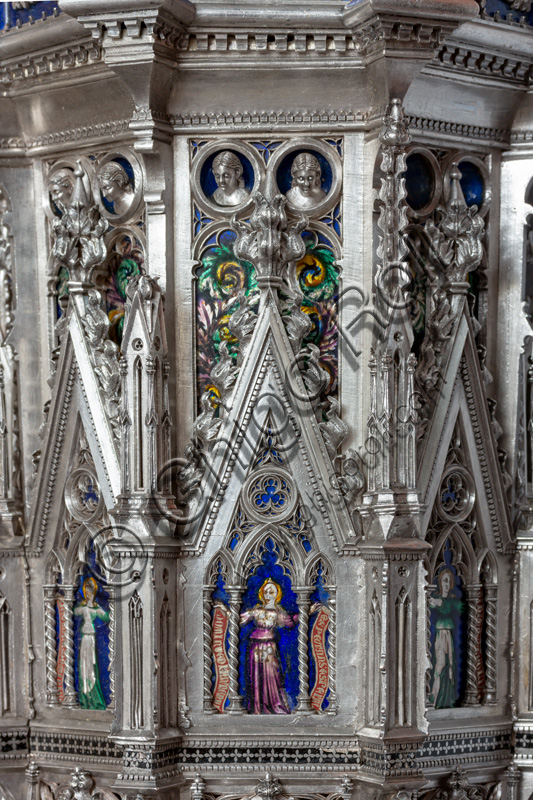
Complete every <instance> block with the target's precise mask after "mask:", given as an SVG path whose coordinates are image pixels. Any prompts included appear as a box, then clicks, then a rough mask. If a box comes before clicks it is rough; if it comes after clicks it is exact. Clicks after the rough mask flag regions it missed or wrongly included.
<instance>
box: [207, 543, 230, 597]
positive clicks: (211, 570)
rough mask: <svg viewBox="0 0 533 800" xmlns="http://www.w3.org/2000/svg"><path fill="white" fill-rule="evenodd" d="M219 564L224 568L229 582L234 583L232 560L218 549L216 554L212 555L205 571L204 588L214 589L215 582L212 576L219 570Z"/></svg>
mask: <svg viewBox="0 0 533 800" xmlns="http://www.w3.org/2000/svg"><path fill="white" fill-rule="evenodd" d="M219 565H220V567H221V568H222V569H223V570H225V573H226V574H227V576H228V580H229V582H230V583H234V581H235V577H234V569H233V561H232V559H230V558H229V557H228V555H227V553H225V552H224V551H222V550H219V552H218V553H217V554H216V555H214V556H213V558H212V559H211V560H210V562H209V564H208V566H207V569H206V571H205V586H206V588H212V589H214V587H215V583H216V582H215V581H214V580H213V578H214V576H215V574H216V572H218V571H219V570H218V568H219Z"/></svg>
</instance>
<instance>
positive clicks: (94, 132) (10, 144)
mask: <svg viewBox="0 0 533 800" xmlns="http://www.w3.org/2000/svg"><path fill="white" fill-rule="evenodd" d="M129 133H130V120H129V119H117V120H111V121H110V122H99V123H95V124H94V125H84V126H83V127H80V128H70V129H67V130H63V131H55V132H52V133H46V134H43V135H42V136H37V137H34V138H32V139H27V138H23V137H9V138H3V139H0V153H2V151H8V152H9V154H10V155H14V154H15V153H22V154H26V153H27V152H28V151H33V150H38V149H45V148H46V149H48V148H54V147H55V146H61V145H69V144H71V143H80V142H83V143H84V144H85V143H88V142H89V141H91V140H93V139H102V138H109V139H113V140H114V141H116V140H117V136H120V135H121V134H129ZM121 138H124V137H121Z"/></svg>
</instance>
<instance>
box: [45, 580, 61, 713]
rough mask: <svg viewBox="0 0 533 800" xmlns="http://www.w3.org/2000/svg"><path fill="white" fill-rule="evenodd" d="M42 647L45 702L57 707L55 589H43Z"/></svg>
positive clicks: (47, 587) (49, 587)
mask: <svg viewBox="0 0 533 800" xmlns="http://www.w3.org/2000/svg"><path fill="white" fill-rule="evenodd" d="M44 646H45V652H46V667H45V669H46V702H47V703H48V705H50V706H57V705H59V692H58V688H57V648H56V587H55V586H45V587H44Z"/></svg>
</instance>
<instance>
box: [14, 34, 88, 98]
mask: <svg viewBox="0 0 533 800" xmlns="http://www.w3.org/2000/svg"><path fill="white" fill-rule="evenodd" d="M101 61H102V48H101V47H100V45H99V44H98V43H97V42H94V41H92V39H88V40H87V41H84V42H74V43H69V44H66V45H64V46H63V47H61V48H55V49H50V50H47V51H46V52H40V53H35V54H34V55H27V56H26V57H25V58H21V59H18V60H13V61H11V62H8V63H5V62H4V63H3V64H1V65H0V82H1V83H2V84H3V85H4V86H10V85H11V84H13V83H16V82H19V81H24V80H27V79H29V78H40V77H42V76H43V75H47V74H50V73H54V74H57V73H58V72H65V71H67V70H71V69H76V68H79V67H84V66H86V65H88V64H95V63H98V62H101Z"/></svg>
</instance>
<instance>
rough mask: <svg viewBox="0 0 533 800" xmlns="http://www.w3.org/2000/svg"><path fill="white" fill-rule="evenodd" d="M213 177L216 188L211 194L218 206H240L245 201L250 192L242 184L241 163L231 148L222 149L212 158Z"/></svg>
mask: <svg viewBox="0 0 533 800" xmlns="http://www.w3.org/2000/svg"><path fill="white" fill-rule="evenodd" d="M212 172H213V177H214V178H215V181H216V183H217V188H216V189H215V191H214V192H213V194H212V195H211V198H210V199H211V200H213V201H214V202H215V203H216V204H217V205H219V206H240V205H241V204H242V203H245V202H246V201H247V200H248V198H249V196H250V192H249V191H248V189H246V188H245V186H244V178H243V177H242V173H243V169H242V163H241V160H240V158H239V157H238V156H236V155H235V153H232V152H231V150H223V151H222V152H221V153H219V154H218V155H217V156H216V157H215V159H214V160H213V169H212Z"/></svg>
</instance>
